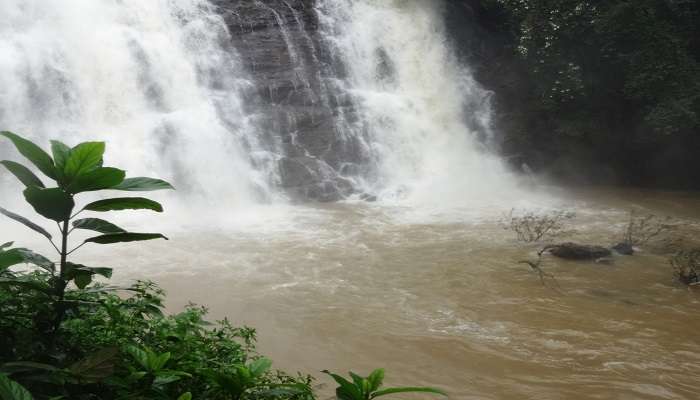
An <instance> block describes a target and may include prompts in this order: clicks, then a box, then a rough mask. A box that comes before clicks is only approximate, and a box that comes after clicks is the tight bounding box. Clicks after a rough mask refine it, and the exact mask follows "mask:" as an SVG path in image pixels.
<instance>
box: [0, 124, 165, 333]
mask: <svg viewBox="0 0 700 400" xmlns="http://www.w3.org/2000/svg"><path fill="white" fill-rule="evenodd" d="M0 136H4V137H6V138H8V139H9V140H10V141H12V143H13V144H14V145H15V147H16V148H17V150H18V151H19V153H20V154H22V155H23V156H24V157H25V158H27V159H28V160H29V161H30V162H31V163H32V164H34V166H36V167H37V168H38V169H39V170H40V171H41V172H43V173H44V174H45V175H46V176H48V177H49V178H51V179H53V180H54V181H55V183H56V187H51V188H47V187H45V186H44V184H43V182H42V181H41V180H40V179H39V178H38V177H37V176H36V175H34V173H33V172H32V171H31V170H30V169H29V168H27V167H25V166H23V165H21V164H19V163H16V162H13V161H7V160H5V161H1V162H0V164H2V165H3V166H4V167H5V168H7V170H8V171H10V173H12V174H13V175H14V176H15V177H17V179H19V181H20V182H21V183H22V184H24V185H25V186H26V188H25V189H24V192H23V193H24V198H25V200H26V201H27V203H29V204H30V205H31V206H32V208H33V209H34V211H36V212H37V213H38V214H39V215H41V216H42V217H44V218H47V219H50V220H53V221H55V222H57V223H58V224H59V230H60V235H61V243H60V245H56V244H55V243H54V242H53V241H52V238H53V236H52V235H51V234H50V233H49V232H48V231H47V230H46V229H44V228H42V227H41V226H40V225H38V224H36V223H34V222H32V221H30V220H29V219H27V218H25V217H22V216H20V215H17V214H15V213H13V212H11V211H8V210H5V209H4V208H0V213H2V214H4V215H5V216H7V217H9V218H11V219H13V220H15V221H17V222H20V223H22V224H24V225H25V226H27V227H29V228H30V229H32V230H34V231H36V232H38V233H40V234H42V235H43V236H45V237H46V238H47V239H49V241H51V244H52V245H53V246H54V248H55V249H56V251H57V252H58V254H59V257H60V261H59V265H58V268H56V267H55V266H54V265H53V263H51V262H50V261H48V260H47V259H46V258H45V257H43V256H38V255H33V256H31V257H29V256H28V253H27V251H26V249H14V250H9V251H6V252H4V253H5V254H4V256H3V257H4V258H5V259H6V261H5V262H6V263H9V262H15V261H17V262H16V263H19V262H25V263H33V264H35V265H38V266H41V267H42V268H44V269H46V270H47V271H49V273H50V274H51V277H50V278H49V279H48V281H49V283H50V285H51V286H52V287H53V292H54V294H55V297H54V298H52V299H50V303H51V304H52V307H53V309H54V314H55V318H54V322H53V325H54V330H56V329H58V325H60V323H61V320H62V318H63V316H64V313H65V307H64V306H63V305H62V303H61V302H62V301H63V299H64V292H65V289H66V287H67V285H68V283H69V282H73V283H74V284H75V285H76V286H78V287H79V288H81V289H82V288H84V287H86V286H87V285H89V284H90V283H91V282H92V277H93V275H95V274H101V275H106V272H105V271H106V269H104V268H90V267H86V266H83V265H80V266H76V264H72V263H70V262H68V255H69V254H71V253H73V252H74V251H75V250H77V248H74V249H72V250H71V249H69V248H68V247H67V246H68V237H69V236H70V234H71V232H72V231H73V229H88V230H93V231H97V232H100V233H102V235H100V236H96V237H92V238H89V239H87V240H85V241H84V242H83V244H87V243H97V244H111V243H120V242H133V241H141V240H152V239H167V238H166V237H165V236H163V235H162V234H159V233H133V232H127V231H126V230H124V229H122V228H119V227H117V226H116V225H114V224H112V223H111V222H109V221H105V220H102V219H98V218H83V219H79V220H73V219H74V218H75V217H76V216H77V215H78V214H80V213H81V212H83V211H99V212H104V211H114V210H125V209H150V210H154V211H159V212H160V211H162V210H163V208H162V206H161V205H160V204H158V203H157V202H155V201H153V200H149V199H145V198H141V197H137V198H116V199H106V200H100V201H97V202H93V203H90V204H88V205H86V206H85V207H83V209H81V210H80V211H78V212H77V213H75V214H73V212H74V209H75V195H76V194H78V193H82V192H88V191H95V190H104V189H112V190H160V189H172V186H171V185H170V184H168V183H167V182H165V181H162V180H160V179H154V178H142V177H141V178H129V179H125V173H124V171H122V170H120V169H117V168H111V167H104V166H103V164H104V161H103V156H104V153H105V144H104V143H103V142H85V143H80V144H78V145H76V146H75V147H73V148H70V147H68V146H67V145H66V144H64V143H61V142H59V141H55V140H54V141H52V142H51V152H52V154H53V156H54V158H55V160H54V159H52V158H51V156H50V155H49V154H48V153H46V152H45V151H44V150H42V149H41V148H40V147H39V146H37V145H36V144H34V143H32V142H31V141H29V140H26V139H24V138H22V137H21V136H19V135H16V134H14V133H11V132H0ZM71 220H73V221H72V224H73V229H70V228H69V227H70V223H71ZM81 246H82V245H81ZM78 247H80V246H78ZM32 254H33V253H32ZM22 255H24V256H26V257H24V258H22V257H21V256H22ZM39 257H40V258H39ZM18 260H19V261H18ZM109 275H111V270H110V271H109ZM6 279H7V280H8V282H10V281H11V280H12V279H14V278H12V277H10V278H6Z"/></svg>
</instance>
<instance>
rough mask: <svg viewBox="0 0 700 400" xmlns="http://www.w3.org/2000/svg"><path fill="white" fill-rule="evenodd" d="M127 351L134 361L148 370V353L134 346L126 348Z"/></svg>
mask: <svg viewBox="0 0 700 400" xmlns="http://www.w3.org/2000/svg"><path fill="white" fill-rule="evenodd" d="M125 350H126V352H127V353H129V354H130V355H131V356H132V357H133V358H134V360H136V361H137V362H138V363H139V364H141V367H143V369H146V370H147V369H148V353H147V352H146V351H144V350H142V349H140V348H138V347H136V346H132V345H128V346H126V348H125Z"/></svg>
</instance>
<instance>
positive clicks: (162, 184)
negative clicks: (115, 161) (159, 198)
mask: <svg viewBox="0 0 700 400" xmlns="http://www.w3.org/2000/svg"><path fill="white" fill-rule="evenodd" d="M112 189H115V190H127V191H134V192H148V191H152V190H165V189H175V188H174V187H173V186H172V185H171V184H169V183H168V182H166V181H164V180H161V179H154V178H145V177H138V178H126V179H124V182H122V183H121V184H119V185H117V186H114V187H113V188H112Z"/></svg>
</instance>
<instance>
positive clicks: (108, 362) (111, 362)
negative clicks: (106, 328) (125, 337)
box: [68, 347, 119, 382]
mask: <svg viewBox="0 0 700 400" xmlns="http://www.w3.org/2000/svg"><path fill="white" fill-rule="evenodd" d="M118 356H119V349H117V348H114V347H109V348H106V349H102V350H99V351H97V352H95V353H94V354H92V355H89V356H87V357H86V358H83V359H82V360H80V361H78V362H76V363H75V364H73V365H71V366H70V367H68V370H69V371H70V372H71V373H72V374H74V375H76V376H77V377H78V378H80V380H81V381H87V382H97V381H100V380H102V379H105V378H108V377H110V376H112V375H113V374H114V366H115V364H116V362H117V359H118Z"/></svg>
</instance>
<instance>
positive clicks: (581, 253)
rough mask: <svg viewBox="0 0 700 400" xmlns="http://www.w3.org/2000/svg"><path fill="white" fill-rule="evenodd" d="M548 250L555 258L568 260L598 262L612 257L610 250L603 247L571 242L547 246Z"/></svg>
mask: <svg viewBox="0 0 700 400" xmlns="http://www.w3.org/2000/svg"><path fill="white" fill-rule="evenodd" d="M546 250H547V251H548V252H549V253H550V254H552V255H553V256H556V257H559V258H564V259H567V260H596V259H599V258H604V257H609V256H611V255H612V251H610V249H607V248H605V247H602V246H591V245H585V244H577V243H571V242H567V243H561V244H554V245H551V246H547V247H546Z"/></svg>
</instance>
